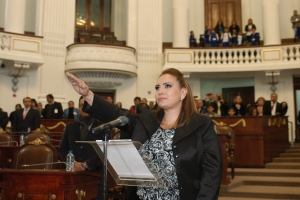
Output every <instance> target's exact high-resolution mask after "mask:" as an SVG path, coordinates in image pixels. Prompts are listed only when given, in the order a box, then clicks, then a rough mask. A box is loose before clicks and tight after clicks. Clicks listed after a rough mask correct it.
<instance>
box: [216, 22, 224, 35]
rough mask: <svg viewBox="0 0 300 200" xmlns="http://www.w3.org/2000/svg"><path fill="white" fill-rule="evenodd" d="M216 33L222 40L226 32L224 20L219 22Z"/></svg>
mask: <svg viewBox="0 0 300 200" xmlns="http://www.w3.org/2000/svg"><path fill="white" fill-rule="evenodd" d="M215 31H216V33H217V34H218V36H219V38H221V34H222V33H223V32H224V25H223V22H222V20H219V21H218V23H217V25H216V27H215Z"/></svg>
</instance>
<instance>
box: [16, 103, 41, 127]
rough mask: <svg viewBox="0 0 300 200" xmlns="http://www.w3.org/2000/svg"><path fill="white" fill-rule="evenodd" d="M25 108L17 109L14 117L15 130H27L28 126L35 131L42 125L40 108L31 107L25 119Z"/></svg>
mask: <svg viewBox="0 0 300 200" xmlns="http://www.w3.org/2000/svg"><path fill="white" fill-rule="evenodd" d="M23 112H24V108H22V109H20V110H17V111H16V114H15V117H14V123H13V124H14V126H13V127H12V129H13V131H14V132H27V129H28V127H30V130H31V131H33V130H35V129H37V128H40V126H41V116H40V112H39V111H38V110H35V109H33V108H30V109H29V111H28V113H27V115H26V117H25V119H23Z"/></svg>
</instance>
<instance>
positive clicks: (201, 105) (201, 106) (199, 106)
mask: <svg viewBox="0 0 300 200" xmlns="http://www.w3.org/2000/svg"><path fill="white" fill-rule="evenodd" d="M195 105H196V108H197V111H198V112H199V113H201V114H206V113H207V108H206V107H205V106H204V102H203V100H202V99H196V100H195Z"/></svg>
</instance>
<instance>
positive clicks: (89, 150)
mask: <svg viewBox="0 0 300 200" xmlns="http://www.w3.org/2000/svg"><path fill="white" fill-rule="evenodd" d="M83 104H84V98H83V97H82V96H81V97H80V99H79V114H80V116H79V119H78V120H76V121H73V122H70V123H68V124H67V126H66V128H65V131H64V134H63V136H62V139H61V142H60V145H59V148H58V152H59V155H60V157H61V159H62V160H63V161H64V162H66V157H67V154H68V152H69V150H72V151H73V154H74V156H75V160H76V162H75V164H74V169H75V171H85V170H87V171H92V172H96V173H103V170H102V161H101V159H100V157H99V156H98V155H97V153H96V151H95V150H94V148H93V147H92V146H91V145H90V144H86V143H77V142H76V141H95V140H103V139H104V138H103V136H102V134H92V133H91V129H92V128H94V127H96V126H99V125H101V124H102V123H101V122H100V121H98V120H96V119H95V118H93V117H91V116H89V114H87V113H85V112H83V111H82V106H83ZM98 193H99V194H98V198H97V200H98V199H102V198H101V195H102V194H101V186H99V191H98Z"/></svg>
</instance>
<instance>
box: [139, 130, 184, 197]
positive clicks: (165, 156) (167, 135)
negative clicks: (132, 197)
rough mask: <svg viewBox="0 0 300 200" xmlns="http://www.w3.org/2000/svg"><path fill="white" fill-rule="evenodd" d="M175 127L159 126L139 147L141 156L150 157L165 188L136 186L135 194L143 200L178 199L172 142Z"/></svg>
mask: <svg viewBox="0 0 300 200" xmlns="http://www.w3.org/2000/svg"><path fill="white" fill-rule="evenodd" d="M174 134H175V129H174V128H172V129H167V130H164V129H162V128H161V127H159V128H158V129H157V131H156V132H155V133H154V134H153V135H152V137H151V138H150V139H149V140H147V141H146V142H145V143H144V144H143V145H142V146H141V147H140V149H139V152H140V155H141V157H142V158H146V159H151V160H152V162H153V163H154V166H155V168H156V170H157V172H158V175H159V176H160V177H161V178H162V180H163V181H164V182H165V185H166V188H152V187H138V190H137V195H138V196H139V198H140V199H144V200H153V199H156V200H179V189H178V182H177V176H176V169H175V164H174V158H173V152H172V142H173V137H174Z"/></svg>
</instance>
